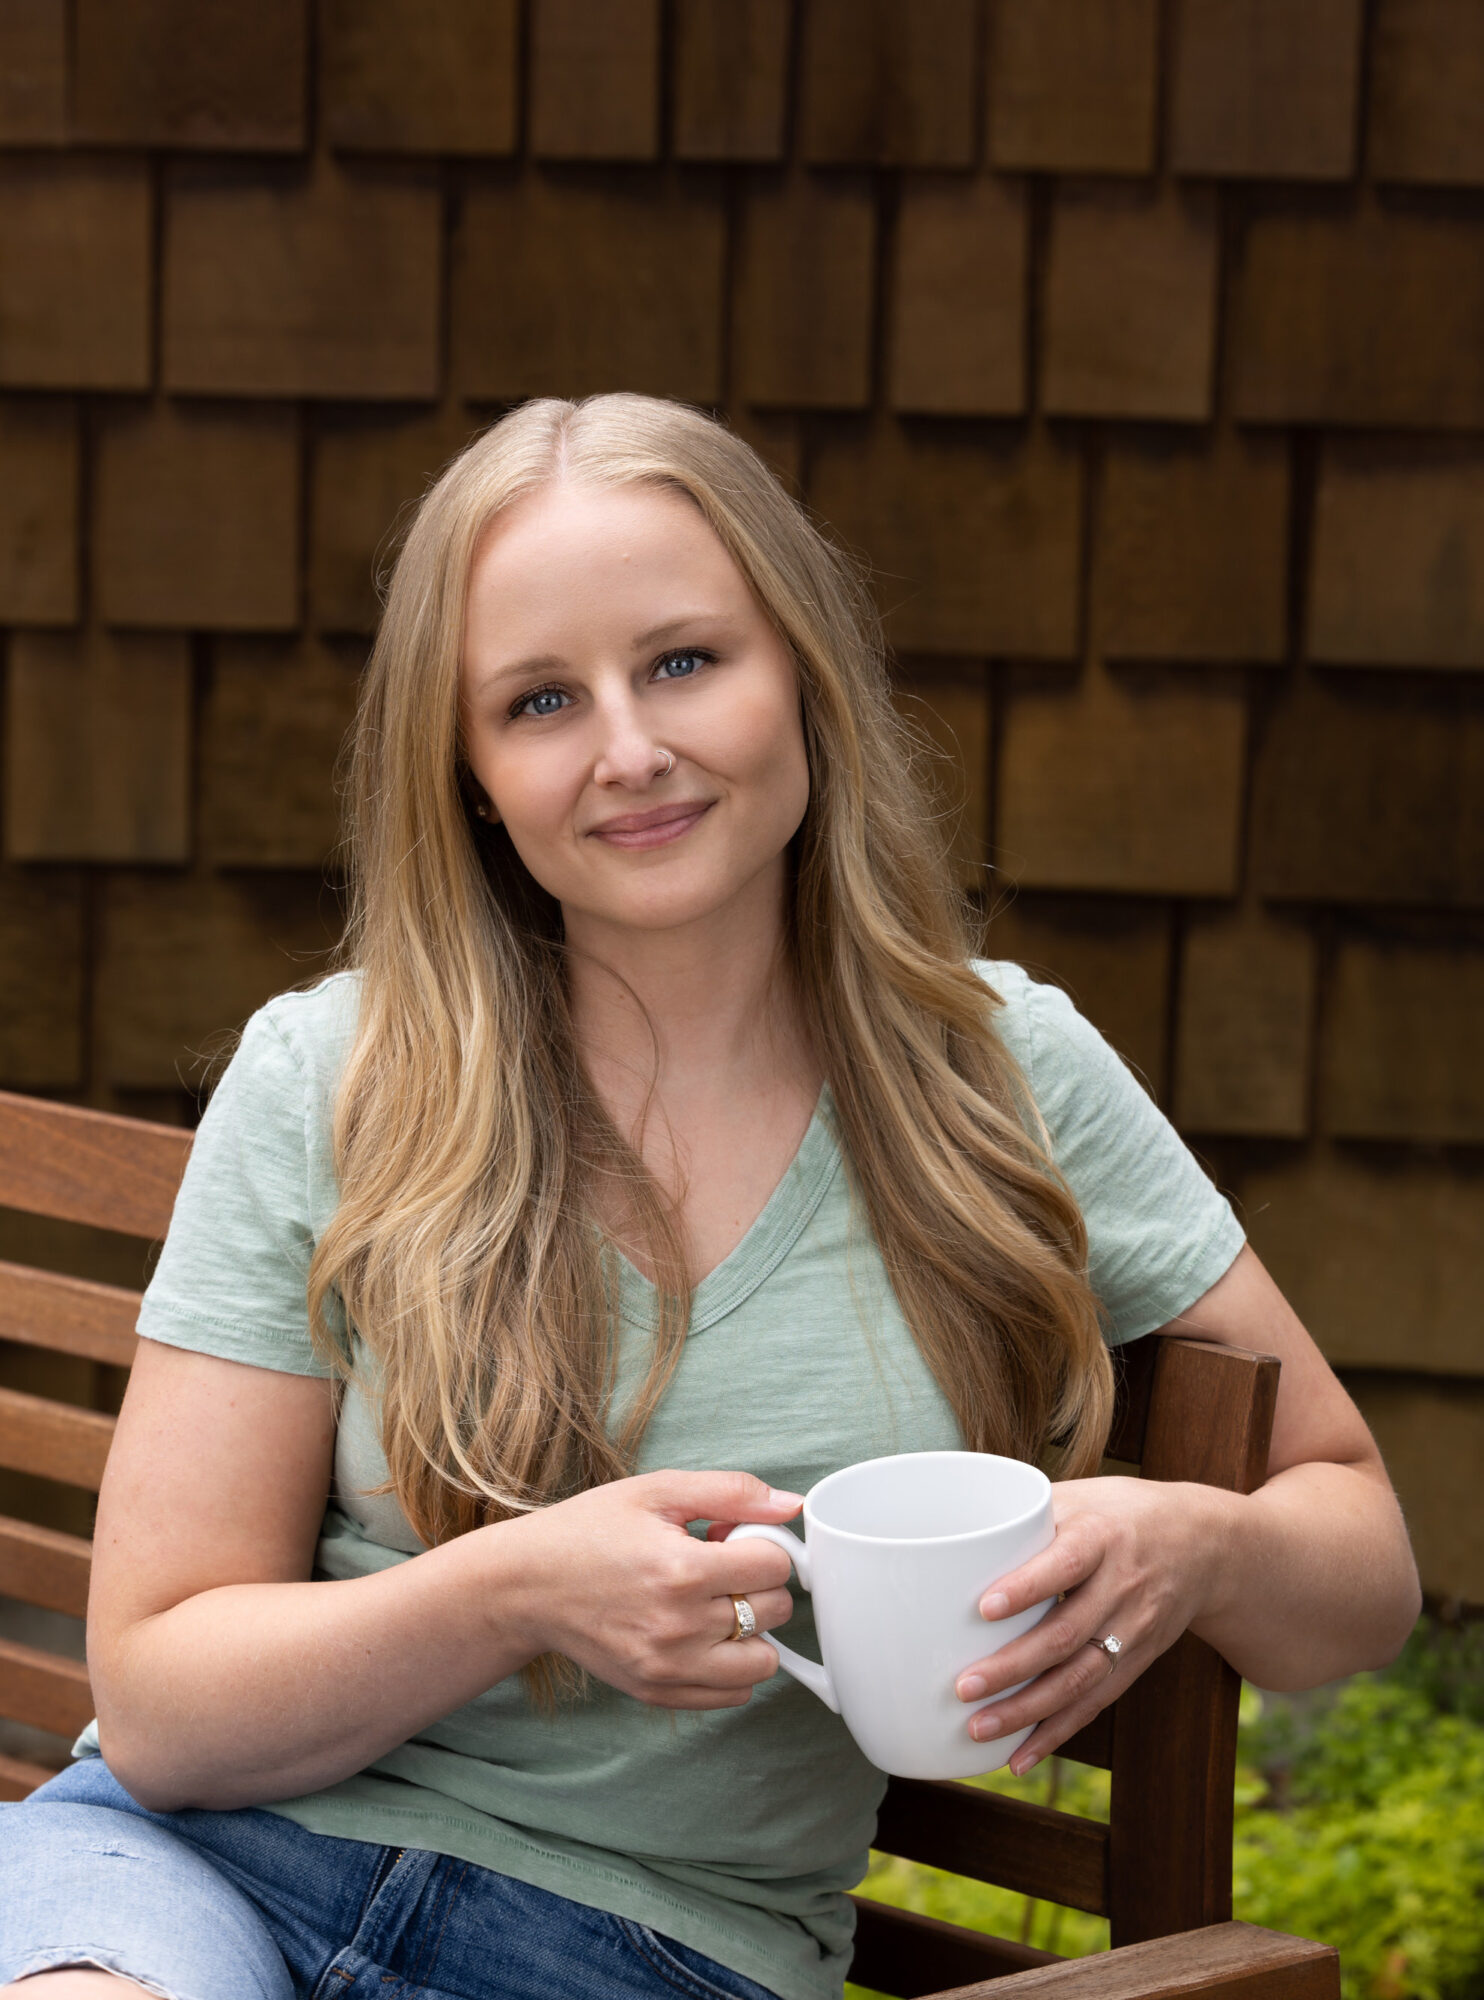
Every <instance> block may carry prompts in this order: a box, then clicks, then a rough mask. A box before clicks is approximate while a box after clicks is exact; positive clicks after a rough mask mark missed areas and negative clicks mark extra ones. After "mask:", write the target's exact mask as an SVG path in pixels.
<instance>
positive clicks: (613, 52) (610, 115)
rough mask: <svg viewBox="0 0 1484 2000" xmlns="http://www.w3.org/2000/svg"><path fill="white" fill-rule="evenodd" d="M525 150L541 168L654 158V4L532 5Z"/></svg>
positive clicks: (571, 1)
mask: <svg viewBox="0 0 1484 2000" xmlns="http://www.w3.org/2000/svg"><path fill="white" fill-rule="evenodd" d="M528 32H529V34H530V38H531V55H530V63H531V68H530V82H529V86H528V89H529V99H528V105H529V116H530V132H531V150H532V152H533V153H534V154H535V155H536V157H537V158H538V159H546V160H652V159H654V158H655V157H656V156H657V154H658V153H659V140H660V130H659V112H660V6H659V0H533V4H532V6H531V11H530V25H529V29H528Z"/></svg>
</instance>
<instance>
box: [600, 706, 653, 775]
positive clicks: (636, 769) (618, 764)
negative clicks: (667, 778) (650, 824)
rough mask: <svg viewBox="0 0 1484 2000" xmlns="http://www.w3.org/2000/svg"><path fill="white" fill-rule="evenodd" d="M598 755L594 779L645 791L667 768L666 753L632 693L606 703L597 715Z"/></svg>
mask: <svg viewBox="0 0 1484 2000" xmlns="http://www.w3.org/2000/svg"><path fill="white" fill-rule="evenodd" d="M597 722H598V729H599V732H600V734H599V743H598V755H597V758H596V761H595V762H594V764H593V782H594V783H595V784H599V785H612V786H616V787H618V788H619V789H621V790H624V791H630V792H642V791H644V790H645V789H646V788H647V787H648V786H649V784H650V783H651V782H652V781H653V780H654V779H655V778H657V777H659V775H660V774H661V772H662V771H663V770H664V769H665V752H664V751H663V750H661V748H660V746H659V745H658V744H657V743H656V742H655V740H654V733H653V730H652V729H651V728H650V727H649V726H648V725H647V724H646V721H645V717H644V713H643V710H642V707H641V706H640V704H639V703H638V702H637V701H636V700H635V699H634V698H633V696H632V694H625V695H623V696H618V697H615V698H614V699H612V700H609V701H605V702H603V703H602V704H601V705H600V706H599V709H598V715H597Z"/></svg>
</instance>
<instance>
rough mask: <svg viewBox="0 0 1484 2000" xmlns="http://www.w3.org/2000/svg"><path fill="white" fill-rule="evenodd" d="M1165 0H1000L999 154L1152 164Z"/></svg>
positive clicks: (994, 29)
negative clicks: (1048, 1) (1053, 0)
mask: <svg viewBox="0 0 1484 2000" xmlns="http://www.w3.org/2000/svg"><path fill="white" fill-rule="evenodd" d="M1158 69H1159V8H1158V5H1157V4H1156V0H1057V4H1056V5H1055V6H1053V7H1048V6H1046V5H1045V4H1044V0H999V4H998V5H997V6H996V7H994V8H993V10H992V11H991V15H990V40H989V157H990V158H991V159H992V160H993V161H994V163H995V164H996V166H1001V167H1024V168H1028V169H1033V170H1036V171H1038V172H1042V173H1073V174H1083V173H1085V174H1094V173H1102V174H1147V173H1149V172H1151V171H1152V169H1153V167H1154V150H1155V129H1154V128H1155V107H1156V102H1157V98H1158V81H1159V76H1158Z"/></svg>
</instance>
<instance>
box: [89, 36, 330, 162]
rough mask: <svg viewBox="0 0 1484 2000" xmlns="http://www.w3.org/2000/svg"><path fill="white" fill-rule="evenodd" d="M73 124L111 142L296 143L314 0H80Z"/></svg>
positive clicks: (258, 146)
mask: <svg viewBox="0 0 1484 2000" xmlns="http://www.w3.org/2000/svg"><path fill="white" fill-rule="evenodd" d="M73 5H74V30H73V33H74V43H73V79H74V80H73V112H72V116H73V129H74V135H75V136H76V137H77V138H79V139H84V140H87V141H89V142H90V143H92V144H94V145H104V146H193V147H200V148H204V149H206V150H207V151H210V152H225V151H228V150H232V149H242V150H247V151H251V152H255V153H264V152H292V151H297V150H298V149H299V148H300V147H302V146H303V145H304V143H305V137H306V134H305V124H304V110H305V97H306V72H307V65H308V53H309V51H308V37H309V21H308V4H307V0H253V4H252V6H251V7H244V6H242V5H240V4H239V0H128V3H127V5H121V4H120V0H73Z"/></svg>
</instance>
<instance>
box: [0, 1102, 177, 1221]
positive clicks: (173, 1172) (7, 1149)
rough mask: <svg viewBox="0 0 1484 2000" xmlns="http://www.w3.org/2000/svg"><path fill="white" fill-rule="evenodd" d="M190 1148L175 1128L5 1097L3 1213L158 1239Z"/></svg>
mask: <svg viewBox="0 0 1484 2000" xmlns="http://www.w3.org/2000/svg"><path fill="white" fill-rule="evenodd" d="M190 1150H191V1134H190V1133H189V1132H184V1131H180V1130H178V1129H177V1128H176V1127H175V1126H173V1125H148V1124H146V1123H145V1122H144V1120H143V1119H140V1118H115V1117H114V1116H113V1115H112V1114H111V1113H109V1112H106V1111H82V1110H78V1109H77V1108H75V1107H74V1106H72V1105H70V1104H51V1103H48V1102H47V1101H46V1100H45V1099H42V1098H36V1097H21V1096H18V1095H17V1094H16V1093H15V1092H13V1091H0V1207H4V1208H19V1209H24V1210H25V1211H26V1213H27V1214H29V1215H50V1216H54V1217H56V1218H57V1219H58V1220H59V1221H62V1222H86V1223H91V1224H92V1225H93V1227H94V1228H96V1229H116V1230H120V1231H122V1233H123V1234H124V1235H125V1236H143V1237H145V1238H146V1239H147V1240H149V1241H153V1240H154V1238H155V1237H157V1236H163V1235H164V1234H165V1231H166V1229H167V1228H168V1227H169V1224H170V1211H171V1209H172V1208H173V1207H174V1205H175V1191H176V1189H177V1188H178V1187H179V1185H180V1177H181V1174H182V1173H183V1172H184V1171H185V1163H186V1155H187V1154H188V1153H189V1152H190Z"/></svg>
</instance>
